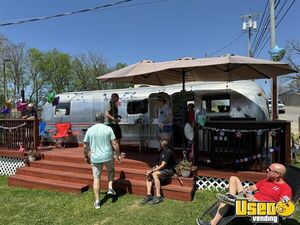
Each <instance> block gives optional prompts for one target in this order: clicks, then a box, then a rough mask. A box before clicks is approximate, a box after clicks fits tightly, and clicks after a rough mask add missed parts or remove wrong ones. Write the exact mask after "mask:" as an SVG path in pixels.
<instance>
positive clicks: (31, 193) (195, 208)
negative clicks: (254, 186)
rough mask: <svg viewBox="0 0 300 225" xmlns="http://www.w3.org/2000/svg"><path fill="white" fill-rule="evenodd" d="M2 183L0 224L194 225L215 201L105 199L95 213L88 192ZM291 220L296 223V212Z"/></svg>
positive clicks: (202, 194) (206, 196)
mask: <svg viewBox="0 0 300 225" xmlns="http://www.w3.org/2000/svg"><path fill="white" fill-rule="evenodd" d="M6 180H7V177H5V176H0V205H1V207H0V209H1V210H0V224H43V225H44V224H51V225H52V224H72V225H74V224H99V225H100V224H107V225H126V224H128V225H135V224H136V225H143V224H149V225H151V224H153V225H158V224H166V225H175V224H176V225H178V224H182V225H189V224H196V222H195V219H196V218H197V217H198V216H199V215H200V213H202V212H204V210H205V209H206V208H207V207H208V206H209V205H210V204H211V203H213V202H214V201H215V194H216V192H214V191H197V192H196V195H195V198H194V200H193V201H192V202H181V201H175V200H168V199H165V200H164V201H163V202H162V203H160V204H158V205H155V206H151V205H146V206H140V205H139V202H140V201H141V199H142V197H140V196H135V195H130V194H126V195H122V196H118V198H117V199H115V201H114V200H113V199H111V198H108V199H107V200H106V201H105V202H104V204H103V205H102V206H101V209H99V210H95V209H94V208H93V202H94V196H93V193H92V192H91V191H89V192H86V193H83V194H81V195H72V194H66V193H59V192H52V191H46V190H30V189H23V188H11V187H8V186H7V183H6ZM101 196H102V197H103V196H104V193H103V194H102V195H101ZM295 219H296V220H298V221H299V220H300V213H299V212H297V213H296V216H295ZM294 222H295V221H294ZM286 224H287V223H286ZM288 224H295V223H288Z"/></svg>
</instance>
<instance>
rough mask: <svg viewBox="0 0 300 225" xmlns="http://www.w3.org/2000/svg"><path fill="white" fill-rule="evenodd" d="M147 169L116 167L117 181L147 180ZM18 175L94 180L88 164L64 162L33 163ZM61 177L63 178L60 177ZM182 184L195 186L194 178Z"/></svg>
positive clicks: (82, 181)
mask: <svg viewBox="0 0 300 225" xmlns="http://www.w3.org/2000/svg"><path fill="white" fill-rule="evenodd" d="M145 171H146V170H145V169H131V168H123V167H120V166H119V167H116V168H115V179H127V180H143V181H144V180H145ZM39 172H40V174H39ZM17 173H20V174H24V175H26V174H30V175H32V176H34V175H35V176H38V177H47V176H50V177H52V178H54V177H55V178H56V179H61V180H65V179H67V180H69V181H71V182H79V183H84V182H86V181H87V180H88V179H90V181H88V183H91V180H92V175H91V174H92V170H91V168H90V166H89V165H88V164H86V163H85V164H80V165H79V164H76V163H64V162H55V161H47V160H42V161H36V162H33V163H31V166H30V167H24V168H20V169H18V171H17ZM47 173H48V174H47ZM60 175H61V176H60ZM102 176H107V171H106V167H105V166H104V167H103V175H102ZM179 179H180V180H181V181H182V182H183V185H182V186H193V185H194V180H193V178H183V177H180V178H179ZM179 179H178V178H176V177H175V176H173V178H172V182H171V183H172V184H175V185H181V184H180V181H179Z"/></svg>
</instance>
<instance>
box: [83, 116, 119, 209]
mask: <svg viewBox="0 0 300 225" xmlns="http://www.w3.org/2000/svg"><path fill="white" fill-rule="evenodd" d="M95 119H96V124H95V125H94V126H92V127H90V128H89V129H88V130H87V132H86V135H85V137H84V140H83V142H84V146H83V151H84V157H85V160H86V162H87V163H89V164H91V166H92V170H93V177H94V183H93V189H94V194H95V204H94V207H95V208H96V209H99V208H100V197H99V195H100V194H99V191H100V177H101V172H102V168H103V164H104V165H105V167H106V170H107V174H108V192H107V194H109V195H115V194H116V192H115V191H114V190H113V180H114V175H115V169H114V157H113V155H114V154H113V150H114V151H115V153H116V159H117V160H118V161H119V162H120V160H121V157H120V150H119V144H118V142H117V140H116V137H115V135H114V132H113V130H112V129H111V128H110V127H109V126H106V125H104V124H103V123H104V114H103V113H100V112H97V113H96V118H95Z"/></svg>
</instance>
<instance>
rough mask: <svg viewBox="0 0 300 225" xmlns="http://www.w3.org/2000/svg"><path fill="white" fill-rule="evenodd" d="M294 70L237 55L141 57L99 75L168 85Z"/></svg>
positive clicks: (272, 75)
mask: <svg viewBox="0 0 300 225" xmlns="http://www.w3.org/2000/svg"><path fill="white" fill-rule="evenodd" d="M293 72H295V71H294V70H293V69H292V68H291V67H290V66H289V65H288V64H285V63H280V62H273V61H269V60H263V59H256V58H250V57H245V56H238V55H226V56H222V57H213V58H200V59H194V58H183V59H179V60H176V61H168V62H157V63H154V62H152V61H141V62H139V63H136V64H133V65H130V66H128V67H125V68H123V69H120V70H117V71H114V72H112V73H108V74H106V75H103V76H100V77H98V78H97V79H99V80H101V81H103V82H128V83H134V84H151V85H168V84H177V83H183V89H184V83H185V82H191V81H236V80H252V79H262V78H275V77H277V76H280V75H284V74H288V73H293Z"/></svg>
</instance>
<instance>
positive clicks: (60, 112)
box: [55, 103, 70, 116]
mask: <svg viewBox="0 0 300 225" xmlns="http://www.w3.org/2000/svg"><path fill="white" fill-rule="evenodd" d="M55 115H56V116H68V115H70V103H58V105H57V106H56V107H55Z"/></svg>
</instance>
